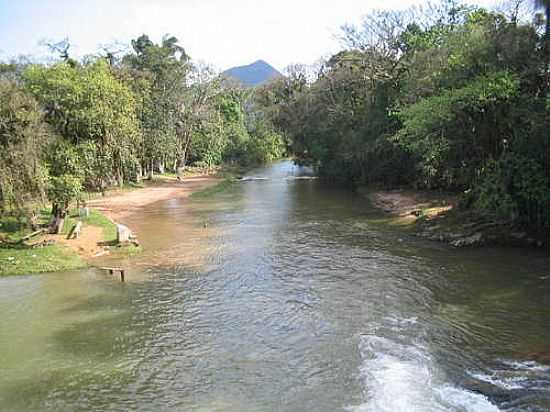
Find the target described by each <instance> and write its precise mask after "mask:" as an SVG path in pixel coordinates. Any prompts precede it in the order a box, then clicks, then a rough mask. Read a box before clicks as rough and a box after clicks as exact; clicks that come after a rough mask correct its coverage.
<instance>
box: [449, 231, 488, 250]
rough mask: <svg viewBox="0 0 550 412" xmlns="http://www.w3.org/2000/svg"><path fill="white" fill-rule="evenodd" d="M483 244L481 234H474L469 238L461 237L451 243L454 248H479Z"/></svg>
mask: <svg viewBox="0 0 550 412" xmlns="http://www.w3.org/2000/svg"><path fill="white" fill-rule="evenodd" d="M482 243H483V235H482V234H481V233H475V234H473V235H471V236H467V237H463V238H460V239H457V240H454V241H452V242H451V245H453V246H454V247H472V246H479V245H481V244H482Z"/></svg>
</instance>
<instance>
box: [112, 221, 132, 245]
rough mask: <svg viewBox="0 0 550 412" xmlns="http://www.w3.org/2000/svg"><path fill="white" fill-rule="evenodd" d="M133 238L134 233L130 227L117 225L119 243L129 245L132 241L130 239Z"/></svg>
mask: <svg viewBox="0 0 550 412" xmlns="http://www.w3.org/2000/svg"><path fill="white" fill-rule="evenodd" d="M131 237H132V231H131V230H130V228H129V227H128V226H124V225H120V224H117V225H116V240H117V243H127V242H129V241H130V238H131Z"/></svg>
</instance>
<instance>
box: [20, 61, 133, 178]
mask: <svg viewBox="0 0 550 412" xmlns="http://www.w3.org/2000/svg"><path fill="white" fill-rule="evenodd" d="M23 77H24V79H25V82H26V85H27V87H28V88H29V90H30V91H31V92H32V93H33V94H34V95H35V96H36V97H37V98H38V99H39V101H41V102H42V103H43V104H44V106H45V107H46V110H47V119H48V122H50V124H52V126H53V127H54V128H55V129H56V131H57V132H58V133H59V134H60V135H62V136H63V137H64V138H66V139H67V140H68V141H69V142H71V143H72V144H75V145H80V144H84V145H86V144H87V146H86V148H84V147H83V150H84V151H85V154H86V156H85V157H86V161H87V165H86V169H87V172H88V173H86V176H85V177H86V178H87V181H86V184H87V186H89V187H102V186H104V185H106V184H107V183H108V182H110V181H112V180H117V179H118V180H119V182H121V181H122V179H123V177H124V176H130V175H132V174H135V170H134V169H135V165H136V161H135V154H136V148H137V144H138V143H139V139H140V132H139V127H138V123H137V117H136V104H135V98H134V96H133V94H132V92H131V91H130V90H129V89H128V88H127V87H126V86H125V85H124V84H123V83H122V82H120V81H119V80H117V79H116V78H115V77H114V76H113V74H112V73H111V69H110V68H109V66H108V65H107V63H106V62H105V61H103V60H97V61H95V62H92V63H90V64H88V65H84V66H73V65H69V64H67V63H59V64H56V65H54V66H52V67H44V66H36V65H35V66H30V67H28V68H27V70H26V71H25V72H24V73H23ZM92 156H93V158H92ZM92 172H93V173H92Z"/></svg>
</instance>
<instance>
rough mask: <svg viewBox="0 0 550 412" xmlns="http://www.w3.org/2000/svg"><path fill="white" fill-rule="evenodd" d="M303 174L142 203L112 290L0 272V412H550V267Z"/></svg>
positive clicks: (108, 280) (93, 280)
mask: <svg viewBox="0 0 550 412" xmlns="http://www.w3.org/2000/svg"><path fill="white" fill-rule="evenodd" d="M309 176H310V174H309V173H308V171H307V170H306V169H302V168H299V167H297V166H294V165H293V164H292V163H291V162H288V161H282V162H278V163H274V164H272V165H270V166H268V167H265V168H262V169H258V170H255V171H253V172H251V173H250V174H249V176H248V178H247V179H245V180H244V181H242V182H239V183H237V184H235V185H233V186H232V187H231V188H230V189H228V190H226V191H224V192H221V193H218V194H215V195H213V196H212V197H209V198H205V199H202V200H194V201H182V200H172V201H166V202H159V203H157V204H154V205H151V206H149V207H147V209H146V210H145V211H144V213H143V214H141V215H140V216H134V217H132V218H130V219H129V221H128V223H129V224H130V225H131V226H132V227H134V228H136V230H137V232H138V233H139V235H140V239H141V241H142V243H143V244H144V248H145V250H146V252H145V253H144V254H143V256H141V257H139V258H138V259H137V260H136V261H135V262H134V263H133V267H132V269H130V270H129V272H128V274H127V281H126V283H120V282H117V281H116V279H115V278H113V277H111V276H110V275H108V274H106V273H102V272H100V271H97V270H94V269H87V270H81V271H74V272H67V273H52V274H46V275H35V276H20V277H10V278H2V279H0V410H2V411H33V410H36V411H39V410H40V411H43V410H56V411H64V410H66V411H75V410H97V411H120V410H147V411H150V410H159V411H160V410H182V411H271V410H277V411H350V412H351V411H498V410H505V411H506V410H510V411H516V410H518V411H524V410H525V411H544V410H546V411H548V410H550V327H549V326H550V258H549V257H548V255H545V254H543V253H541V252H538V251H531V250H522V249H502V248H501V249H473V250H468V249H464V250H462V249H461V250H457V249H452V248H450V247H449V246H446V245H443V244H438V243H431V242H427V241H423V240H420V239H416V238H414V237H413V236H410V235H409V234H408V233H407V232H405V231H404V230H403V229H402V228H399V227H395V226H392V225H391V224H388V222H387V221H385V219H384V216H383V215H381V214H380V212H379V211H377V210H375V209H374V208H373V207H372V206H371V205H370V204H369V203H368V201H367V200H366V199H364V198H362V197H360V196H359V195H355V194H353V193H350V192H347V191H345V190H340V189H338V188H335V187H334V186H331V185H327V184H325V183H323V182H321V181H319V180H315V179H311V178H309ZM304 177H305V178H304Z"/></svg>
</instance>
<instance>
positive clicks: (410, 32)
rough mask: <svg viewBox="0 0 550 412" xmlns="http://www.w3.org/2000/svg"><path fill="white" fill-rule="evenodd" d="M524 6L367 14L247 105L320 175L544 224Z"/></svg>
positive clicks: (545, 140) (547, 45) (549, 212)
mask: <svg viewBox="0 0 550 412" xmlns="http://www.w3.org/2000/svg"><path fill="white" fill-rule="evenodd" d="M542 3H543V4H541V5H544V4H546V5H547V7H546V12H550V4H548V3H547V2H542ZM525 6H527V4H526V3H524V2H521V1H519V2H515V3H514V4H513V5H512V6H511V7H510V8H509V9H510V10H509V11H505V12H494V11H488V10H485V9H483V8H478V7H473V6H467V5H460V4H457V3H456V2H442V3H440V4H436V5H433V4H432V5H428V6H427V7H425V8H424V9H420V8H412V9H409V10H405V11H377V12H374V13H371V14H369V15H367V16H366V17H365V18H364V19H363V21H362V24H361V25H360V26H359V27H355V26H345V27H343V30H342V40H343V43H344V44H345V45H346V47H345V49H344V50H342V51H341V52H340V53H338V54H336V55H334V56H332V57H331V58H330V59H329V60H328V61H326V62H324V63H323V64H321V65H320V67H319V68H317V70H315V71H314V72H313V73H312V71H311V70H309V69H308V68H306V67H300V66H296V67H293V69H292V70H290V71H289V75H288V76H287V77H286V78H285V79H280V80H278V81H277V82H275V83H273V84H271V85H269V86H266V87H264V88H263V90H262V91H261V92H260V95H259V98H258V101H259V102H260V104H261V106H262V107H264V109H265V110H266V113H269V117H270V118H271V119H272V121H273V123H274V124H275V125H276V126H277V127H278V128H279V129H280V130H282V131H284V133H285V134H286V135H287V136H288V137H289V138H290V140H291V142H292V144H291V146H292V151H293V152H294V153H295V155H296V157H297V159H298V160H299V161H301V162H303V163H307V164H312V165H314V166H316V167H317V168H318V170H319V172H320V173H321V174H322V175H324V176H326V177H328V178H332V179H337V180H339V181H343V182H346V183H347V184H350V185H351V186H354V187H356V186H358V185H363V184H381V185H384V186H393V187H395V186H403V185H404V186H412V187H416V188H425V189H431V190H445V191H454V192H461V193H463V195H462V196H461V198H462V202H461V203H462V206H463V207H465V208H469V209H470V210H475V211H477V212H479V213H481V214H485V215H488V216H491V217H492V218H496V219H500V220H501V221H508V222H513V223H518V224H522V225H532V226H536V227H539V228H540V227H545V228H549V227H550V156H549V154H550V99H549V91H550V90H549V79H550V72H549V62H550V41H549V35H550V33H548V30H549V25H550V23H549V20H548V18H546V27H545V16H544V14H542V13H541V14H537V15H535V20H534V22H530V21H531V20H532V19H533V14H532V9H531V10H530V13H522V12H521V11H522V7H525ZM529 6H532V5H529ZM547 17H548V16H547ZM545 29H546V30H545Z"/></svg>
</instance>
